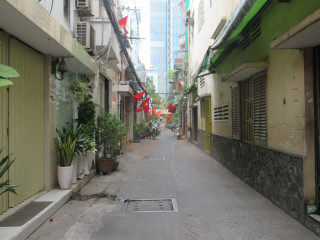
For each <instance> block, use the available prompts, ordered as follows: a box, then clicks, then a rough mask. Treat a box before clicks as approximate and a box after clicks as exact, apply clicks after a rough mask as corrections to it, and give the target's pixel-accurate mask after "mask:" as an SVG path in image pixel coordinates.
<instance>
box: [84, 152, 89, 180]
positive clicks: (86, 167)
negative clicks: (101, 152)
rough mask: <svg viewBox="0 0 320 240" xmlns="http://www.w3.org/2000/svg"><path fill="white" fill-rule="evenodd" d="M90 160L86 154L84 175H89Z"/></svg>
mask: <svg viewBox="0 0 320 240" xmlns="http://www.w3.org/2000/svg"><path fill="white" fill-rule="evenodd" d="M88 159H89V153H86V155H84V156H83V174H84V175H89V173H90V171H89V168H88Z"/></svg>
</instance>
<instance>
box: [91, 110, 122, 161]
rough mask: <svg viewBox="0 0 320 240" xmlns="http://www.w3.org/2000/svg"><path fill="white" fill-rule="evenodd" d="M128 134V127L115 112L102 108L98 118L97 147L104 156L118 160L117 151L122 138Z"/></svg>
mask: <svg viewBox="0 0 320 240" xmlns="http://www.w3.org/2000/svg"><path fill="white" fill-rule="evenodd" d="M125 136H126V128H125V126H124V125H123V123H122V122H121V121H120V120H119V119H118V118H117V117H116V116H115V115H113V114H111V113H104V112H103V111H102V110H100V113H99V115H98V118H97V129H96V147H97V150H98V152H99V153H102V157H103V158H112V159H113V160H114V161H116V151H117V150H119V149H120V146H121V140H122V139H124V138H125Z"/></svg>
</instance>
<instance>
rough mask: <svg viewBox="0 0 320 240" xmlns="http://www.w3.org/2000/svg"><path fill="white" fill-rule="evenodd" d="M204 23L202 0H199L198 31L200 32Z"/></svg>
mask: <svg viewBox="0 0 320 240" xmlns="http://www.w3.org/2000/svg"><path fill="white" fill-rule="evenodd" d="M203 23H204V1H203V0H201V1H200V4H199V7H198V31H199V32H200V30H201V28H202V25H203Z"/></svg>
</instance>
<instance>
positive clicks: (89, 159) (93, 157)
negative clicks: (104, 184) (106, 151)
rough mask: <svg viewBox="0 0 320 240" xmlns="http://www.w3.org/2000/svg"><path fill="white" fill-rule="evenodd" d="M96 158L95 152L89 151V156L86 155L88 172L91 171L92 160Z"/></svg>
mask: <svg viewBox="0 0 320 240" xmlns="http://www.w3.org/2000/svg"><path fill="white" fill-rule="evenodd" d="M95 158H96V154H95V153H94V152H89V157H88V168H89V172H90V171H91V168H92V162H94V160H95Z"/></svg>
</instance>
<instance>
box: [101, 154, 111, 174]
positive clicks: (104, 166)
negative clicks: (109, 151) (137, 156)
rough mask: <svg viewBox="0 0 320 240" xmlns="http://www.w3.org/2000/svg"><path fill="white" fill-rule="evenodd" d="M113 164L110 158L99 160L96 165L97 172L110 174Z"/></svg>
mask: <svg viewBox="0 0 320 240" xmlns="http://www.w3.org/2000/svg"><path fill="white" fill-rule="evenodd" d="M113 162H114V161H113V159H112V158H105V159H100V160H99V163H98V170H99V172H102V173H103V174H108V173H111V172H112V170H113V165H114V164H113Z"/></svg>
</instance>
